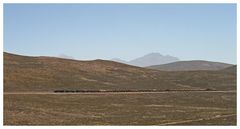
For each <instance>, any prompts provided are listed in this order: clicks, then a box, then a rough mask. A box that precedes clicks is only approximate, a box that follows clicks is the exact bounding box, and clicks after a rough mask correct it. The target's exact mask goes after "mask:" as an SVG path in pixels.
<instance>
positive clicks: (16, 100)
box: [4, 53, 236, 125]
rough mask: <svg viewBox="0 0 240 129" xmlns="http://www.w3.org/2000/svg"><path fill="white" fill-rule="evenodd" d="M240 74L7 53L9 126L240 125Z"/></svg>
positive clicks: (5, 121)
mask: <svg viewBox="0 0 240 129" xmlns="http://www.w3.org/2000/svg"><path fill="white" fill-rule="evenodd" d="M234 71H235V70H234V67H233V68H230V70H229V69H224V70H219V71H178V72H176V71H174V72H166V71H165V72H164V71H158V70H151V69H145V68H140V67H134V66H129V65H125V64H120V63H116V62H112V61H104V60H95V61H76V60H67V59H59V58H50V57H26V56H18V55H12V54H8V53H4V125H199V124H201V125H207V124H209V125H236V92H235V91H236V72H234ZM159 91H162V93H157V92H159ZM168 91H169V92H168ZM179 91H180V92H179ZM192 91H194V92H192ZM198 91H199V92H198ZM218 91H219V92H218ZM82 92H87V93H90V94H81V93H82ZM95 92H101V93H103V94H97V93H95ZM111 92H114V93H111ZM118 92H121V94H117V93H118ZM124 92H129V93H124ZM131 92H136V93H131ZM138 92H143V93H141V94H139V93H138ZM145 92H146V93H145ZM147 92H152V93H147ZM37 93H39V94H37ZM62 93H69V94H62ZM75 93H79V94H75Z"/></svg>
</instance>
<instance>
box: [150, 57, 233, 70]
mask: <svg viewBox="0 0 240 129" xmlns="http://www.w3.org/2000/svg"><path fill="white" fill-rule="evenodd" d="M230 66H232V65H231V64H226V63H220V62H211V61H203V60H193V61H178V62H173V63H169V64H163V65H154V66H149V67H147V68H150V69H156V70H162V71H195V70H221V69H224V68H227V67H230Z"/></svg>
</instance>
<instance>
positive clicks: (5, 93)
mask: <svg viewBox="0 0 240 129" xmlns="http://www.w3.org/2000/svg"><path fill="white" fill-rule="evenodd" d="M176 92H186V93H187V92H204V93H208V92H209V93H236V91H159V92H77V93H71V92H68V93H66V92H65V93H54V92H4V95H11V94H13V95H14V94H43V95H44V94H46V95H47V94H56V95H61V94H159V93H161V94H162V93H176Z"/></svg>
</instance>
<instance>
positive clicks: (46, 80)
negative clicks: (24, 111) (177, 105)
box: [4, 53, 236, 92]
mask: <svg viewBox="0 0 240 129" xmlns="http://www.w3.org/2000/svg"><path fill="white" fill-rule="evenodd" d="M226 70H227V69H226ZM229 72H230V73H232V74H229ZM229 72H224V71H189V72H181V71H180V72H167V71H159V70H151V69H146V68H140V67H135V66H130V65H126V64H121V63H117V62H113V61H106V60H93V61H77V60H71V59H62V58H55V57H28V56H20V55H14V54H10V53H4V91H5V92H15V91H53V90H58V89H160V90H169V89H208V88H210V89H214V90H234V89H236V72H235V73H234V70H232V69H231V70H229Z"/></svg>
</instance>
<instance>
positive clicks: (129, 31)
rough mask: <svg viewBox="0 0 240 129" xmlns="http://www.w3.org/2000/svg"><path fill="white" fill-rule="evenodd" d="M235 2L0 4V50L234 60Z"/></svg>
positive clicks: (95, 56)
mask: <svg viewBox="0 0 240 129" xmlns="http://www.w3.org/2000/svg"><path fill="white" fill-rule="evenodd" d="M236 24H237V23H236V4H4V51H5V52H10V53H15V54H20V55H29V56H58V55H61V54H64V55H67V56H71V57H74V58H75V59H79V60H92V59H112V58H120V59H123V60H127V61H129V60H132V59H134V58H137V57H141V56H143V55H145V54H148V53H152V52H158V53H161V54H162V55H171V56H175V57H178V58H180V60H208V61H218V62H225V63H232V64H236V49H237V48H236V44H237V43H236Z"/></svg>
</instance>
